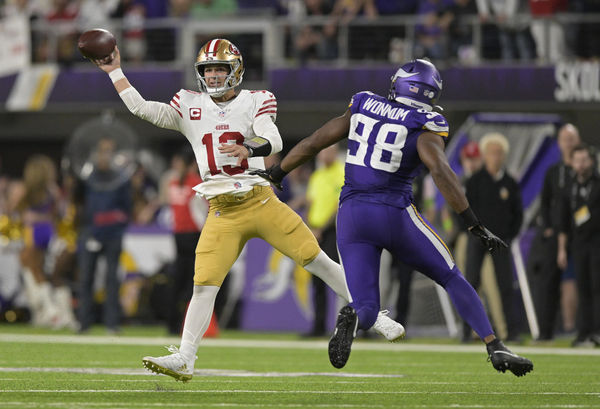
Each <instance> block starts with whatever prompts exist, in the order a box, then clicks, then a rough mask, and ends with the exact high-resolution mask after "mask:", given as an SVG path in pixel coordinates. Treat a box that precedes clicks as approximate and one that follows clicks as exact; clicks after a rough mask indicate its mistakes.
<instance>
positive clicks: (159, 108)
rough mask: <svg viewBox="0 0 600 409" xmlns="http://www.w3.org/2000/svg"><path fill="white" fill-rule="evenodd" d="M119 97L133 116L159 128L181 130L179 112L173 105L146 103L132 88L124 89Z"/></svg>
mask: <svg viewBox="0 0 600 409" xmlns="http://www.w3.org/2000/svg"><path fill="white" fill-rule="evenodd" d="M119 96H120V97H121V99H122V100H123V102H124V103H125V106H127V109H129V111H131V113H132V114H134V115H135V116H137V117H140V118H141V119H143V120H145V121H148V122H150V123H152V124H154V125H156V126H158V127H160V128H166V129H173V130H176V131H180V130H181V119H182V116H181V112H180V111H178V110H177V108H176V107H174V106H173V105H168V104H164V103H162V102H156V101H146V100H145V99H144V97H142V96H141V95H140V93H139V92H138V91H137V90H136V89H135V88H134V87H129V88H126V89H125V90H124V91H121V92H120V93H119Z"/></svg>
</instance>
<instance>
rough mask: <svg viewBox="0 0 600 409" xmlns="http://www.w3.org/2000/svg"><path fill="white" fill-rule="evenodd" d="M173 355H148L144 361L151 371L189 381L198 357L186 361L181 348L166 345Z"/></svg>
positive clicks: (177, 379)
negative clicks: (180, 350)
mask: <svg viewBox="0 0 600 409" xmlns="http://www.w3.org/2000/svg"><path fill="white" fill-rule="evenodd" d="M166 348H167V350H168V351H169V352H170V353H171V355H165V356H160V357H153V356H146V357H144V358H143V359H142V363H143V364H144V366H145V367H146V369H148V370H149V371H151V372H154V373H157V374H165V375H169V376H171V377H173V378H175V380H176V381H181V382H187V381H189V380H190V379H192V376H193V375H194V362H195V361H196V358H197V357H194V359H193V360H191V361H186V360H185V359H184V358H183V357H182V356H181V353H180V352H179V348H177V347H176V346H174V345H171V346H169V347H166Z"/></svg>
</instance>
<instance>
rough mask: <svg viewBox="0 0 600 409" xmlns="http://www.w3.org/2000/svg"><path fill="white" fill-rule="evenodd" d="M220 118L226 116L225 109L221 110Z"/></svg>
mask: <svg viewBox="0 0 600 409" xmlns="http://www.w3.org/2000/svg"><path fill="white" fill-rule="evenodd" d="M218 115H219V118H221V119H223V118H225V111H219V114H218Z"/></svg>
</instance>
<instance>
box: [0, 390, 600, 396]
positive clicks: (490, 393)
mask: <svg viewBox="0 0 600 409" xmlns="http://www.w3.org/2000/svg"><path fill="white" fill-rule="evenodd" d="M23 392H26V393H173V392H175V391H174V390H172V389H164V390H154V389H153V390H149V389H4V390H0V396H1V395H2V394H3V393H23ZM176 392H177V393H197V394H204V393H208V394H224V393H261V394H276V395H280V394H297V393H301V394H311V395H341V394H343V395H363V394H364V395H481V396H485V395H502V396H504V395H516V396H596V397H600V392H496V391H315V390H260V389H258V390H252V389H218V390H217V389H195V390H190V389H177V391H176Z"/></svg>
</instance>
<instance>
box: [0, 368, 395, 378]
mask: <svg viewBox="0 0 600 409" xmlns="http://www.w3.org/2000/svg"><path fill="white" fill-rule="evenodd" d="M2 372H35V373H40V372H44V373H45V372H51V373H75V374H100V375H127V376H135V375H148V376H155V375H154V374H153V373H151V372H149V371H147V370H145V369H143V368H139V369H137V368H135V369H133V368H129V369H123V368H47V367H22V368H19V367H13V368H7V367H0V373H2ZM194 375H196V376H211V377H213V376H226V377H240V378H248V377H262V378H282V377H290V378H291V377H294V378H295V377H301V376H328V377H335V378H403V377H404V375H400V374H372V373H367V374H362V373H351V372H271V371H270V372H254V371H245V370H237V369H196V370H195V371H194Z"/></svg>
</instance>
